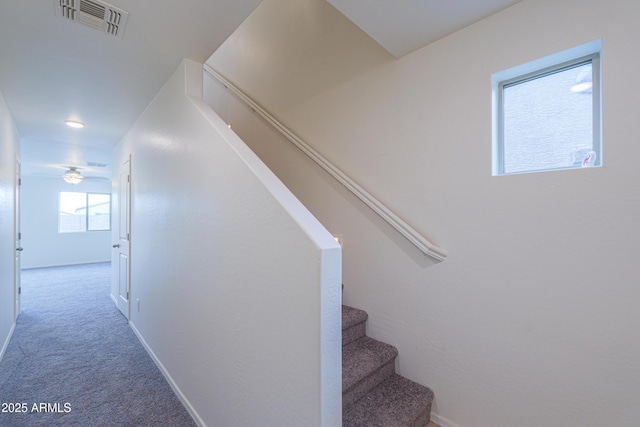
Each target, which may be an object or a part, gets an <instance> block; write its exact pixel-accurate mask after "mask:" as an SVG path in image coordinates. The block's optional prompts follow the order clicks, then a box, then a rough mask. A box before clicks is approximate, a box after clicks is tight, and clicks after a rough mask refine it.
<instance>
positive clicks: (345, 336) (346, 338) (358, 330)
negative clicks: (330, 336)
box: [342, 322, 366, 347]
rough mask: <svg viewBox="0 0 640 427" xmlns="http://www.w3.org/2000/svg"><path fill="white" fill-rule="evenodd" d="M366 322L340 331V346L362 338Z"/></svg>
mask: <svg viewBox="0 0 640 427" xmlns="http://www.w3.org/2000/svg"><path fill="white" fill-rule="evenodd" d="M365 324H366V322H361V323H358V324H356V325H353V326H351V327H350V328H347V329H345V330H343V331H342V346H343V347H344V346H345V345H347V344H350V343H352V342H354V341H355V340H357V339H359V338H362V337H363V336H365V333H366V326H365Z"/></svg>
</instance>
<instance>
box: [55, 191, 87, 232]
mask: <svg viewBox="0 0 640 427" xmlns="http://www.w3.org/2000/svg"><path fill="white" fill-rule="evenodd" d="M86 207H87V195H86V193H70V192H65V191H63V192H61V193H60V212H59V216H58V231H59V232H60V233H75V232H80V231H86V230H87V209H86Z"/></svg>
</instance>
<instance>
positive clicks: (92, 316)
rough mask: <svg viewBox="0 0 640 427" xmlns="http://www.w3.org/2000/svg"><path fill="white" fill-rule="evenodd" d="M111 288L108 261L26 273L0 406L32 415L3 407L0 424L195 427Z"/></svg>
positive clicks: (3, 365)
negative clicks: (21, 407) (14, 407)
mask: <svg viewBox="0 0 640 427" xmlns="http://www.w3.org/2000/svg"><path fill="white" fill-rule="evenodd" d="M109 289H110V264H109V263H100V264H87V265H81V266H72V267H54V268H42V269H33V270H24V271H23V274H22V290H23V298H22V303H23V312H22V314H21V315H20V317H19V318H18V322H17V325H16V329H15V331H14V334H13V337H12V339H11V341H10V343H9V346H8V348H7V351H6V353H5V355H4V358H3V359H2V361H0V402H1V403H2V404H3V405H2V406H3V407H2V408H0V410H9V409H12V408H10V407H9V406H8V405H5V404H16V403H18V404H22V403H26V411H27V412H26V413H7V412H0V426H2V427H14V426H15V427H31V426H83V427H87V426H91V427H92V426H179V427H183V426H195V423H194V422H193V420H192V419H191V417H190V416H189V414H188V413H187V411H186V409H185V408H184V406H183V405H182V404H181V402H180V401H179V400H178V398H177V397H176V395H175V394H174V393H173V391H172V389H171V387H170V386H169V384H168V383H167V381H166V380H165V379H164V377H163V376H162V374H161V373H160V371H159V370H158V368H157V367H156V365H155V364H154V363H153V361H152V360H151V358H150V357H149V355H148V354H147V353H146V351H145V350H144V348H143V347H142V345H141V344H140V342H139V341H138V339H137V337H136V336H135V335H134V333H133V331H132V330H131V329H130V328H129V326H128V325H127V322H126V319H125V318H124V316H122V314H121V313H120V312H119V311H118V310H117V308H116V307H115V305H114V304H113V302H112V301H111V299H110V298H109ZM34 404H35V405H34ZM42 404H44V405H42Z"/></svg>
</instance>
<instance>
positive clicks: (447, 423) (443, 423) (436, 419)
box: [431, 412, 461, 427]
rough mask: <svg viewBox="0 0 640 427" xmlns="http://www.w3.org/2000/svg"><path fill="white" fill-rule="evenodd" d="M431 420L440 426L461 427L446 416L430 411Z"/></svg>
mask: <svg viewBox="0 0 640 427" xmlns="http://www.w3.org/2000/svg"><path fill="white" fill-rule="evenodd" d="M431 422H432V423H434V424H437V425H439V426H440V427H461V426H459V425H458V424H454V423H453V422H451V421H449V420H448V419H446V418H443V417H441V416H440V415H438V414H436V413H435V412H432V413H431Z"/></svg>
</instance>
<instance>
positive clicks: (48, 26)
mask: <svg viewBox="0 0 640 427" xmlns="http://www.w3.org/2000/svg"><path fill="white" fill-rule="evenodd" d="M55 1H59V0H20V1H3V2H2V3H1V4H0V92H2V94H3V95H4V98H5V101H6V102H7V105H8V107H9V110H10V111H11V114H12V116H13V119H14V121H15V123H16V126H17V128H18V131H19V133H20V136H21V138H22V147H21V151H22V152H21V157H22V171H23V174H25V175H29V174H57V175H62V173H63V172H64V170H63V166H79V167H81V168H83V172H84V173H85V174H86V175H91V174H93V175H104V176H109V177H110V170H109V169H106V168H97V169H94V168H89V167H87V166H86V162H87V161H89V162H98V163H101V162H103V161H104V160H105V159H106V160H107V163H110V159H109V158H108V155H107V156H106V157H105V153H107V154H108V153H109V152H110V151H111V148H112V147H113V146H114V145H115V144H116V143H117V142H118V141H119V140H120V138H121V137H122V136H123V135H124V133H125V132H126V131H127V130H128V129H129V127H130V126H131V125H132V124H133V123H134V122H135V120H136V119H137V118H138V116H139V115H140V114H141V113H142V111H143V110H144V108H145V107H146V106H147V105H148V103H149V102H150V101H151V99H152V98H153V96H154V95H155V94H156V93H157V92H158V90H159V89H160V88H161V87H162V85H163V84H164V82H165V81H166V80H167V79H168V78H169V76H170V75H171V73H172V72H173V71H174V70H175V68H176V67H177V66H178V64H179V63H180V62H181V60H182V59H183V58H190V59H194V60H196V61H199V62H204V61H205V60H206V59H207V58H208V57H209V56H210V55H211V54H212V53H213V52H214V51H215V49H216V48H217V47H218V46H219V45H220V44H222V42H224V40H225V39H226V38H227V37H228V36H229V35H230V34H231V33H232V32H233V31H234V30H235V28H237V26H238V25H239V24H240V23H241V22H242V21H243V20H244V19H245V18H246V17H247V16H248V15H249V14H250V13H251V12H252V11H253V9H254V8H255V7H256V6H257V5H258V4H259V3H260V0H191V1H189V2H176V1H174V0H108V1H107V3H110V4H112V5H113V6H116V7H118V8H120V9H124V10H125V11H128V12H129V16H128V22H127V24H126V28H125V30H124V37H123V38H122V39H120V38H116V37H112V36H108V35H106V34H103V33H101V32H99V31H97V30H93V29H91V28H88V27H85V26H83V25H81V24H78V23H75V22H72V21H68V20H65V19H64V18H62V17H60V16H56V14H55V12H54V10H55V9H54V4H55V3H54V2H55ZM70 118H75V119H78V120H81V121H82V122H84V123H85V124H86V127H85V128H84V129H80V130H76V129H71V128H68V127H67V126H66V125H65V124H64V121H65V120H66V119H70Z"/></svg>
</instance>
